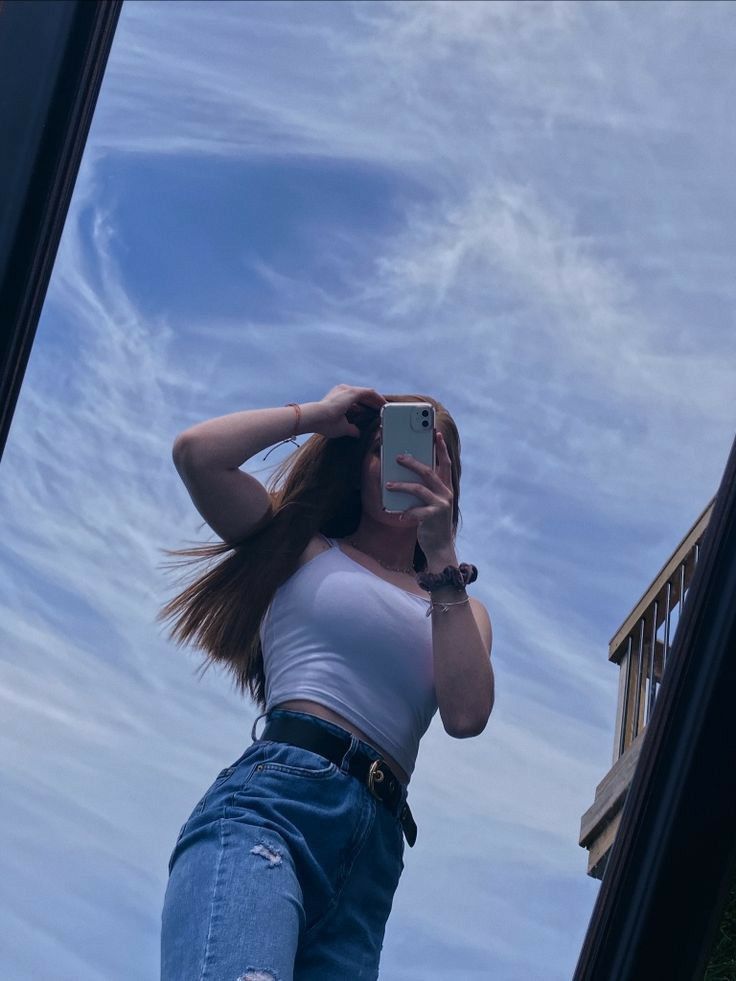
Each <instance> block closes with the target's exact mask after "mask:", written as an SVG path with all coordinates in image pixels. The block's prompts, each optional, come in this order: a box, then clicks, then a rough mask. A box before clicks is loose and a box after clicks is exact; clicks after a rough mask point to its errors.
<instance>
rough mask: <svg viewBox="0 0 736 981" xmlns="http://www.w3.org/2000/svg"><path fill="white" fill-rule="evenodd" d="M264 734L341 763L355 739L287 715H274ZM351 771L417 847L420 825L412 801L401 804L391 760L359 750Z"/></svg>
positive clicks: (268, 737)
mask: <svg viewBox="0 0 736 981" xmlns="http://www.w3.org/2000/svg"><path fill="white" fill-rule="evenodd" d="M260 738H261V739H267V740H274V742H279V743H289V744H290V745H292V746H300V747H301V748H302V749H308V750H310V751H311V752H313V753H318V754H319V755H320V756H324V757H325V759H328V760H330V761H331V762H332V763H335V764H336V765H337V766H340V764H341V763H342V760H343V757H344V756H345V753H346V752H347V751H348V749H349V747H350V739H351V737H350V735H349V734H348V733H346V734H345V736H344V737H342V736H338V735H337V733H333V732H328V731H327V730H326V729H324V728H322V726H320V725H313V724H312V723H311V722H307V721H306V719H293V718H284V717H279V718H275V719H270V720H269V721H268V722H267V723H266V727H265V729H264V730H263V733H262V734H261V737H260ZM348 773H349V774H350V775H351V776H352V777H355V778H356V779H358V780H360V782H361V783H364V784H365V785H366V786H367V787H368V789H369V790H370V792H371V793H372V794H373V796H374V797H375V798H376V800H380V801H381V803H382V804H383V805H384V806H385V807H387V808H388V809H389V811H390V812H391V813H392V814H393V815H394V817H399V820H400V821H401V827H402V828H403V829H404V836H405V837H406V840H407V842H408V844H409V847H410V848H413V847H414V842H415V841H416V840H417V826H416V823H415V822H414V818H413V817H412V814H411V811H410V810H409V805H408V804H407V803H406V802H405V803H404V804H403V806H402V804H401V796H402V794H401V791H402V785H401V783H400V781H399V779H398V778H397V777H396V775H395V774H394V772H393V771H392V770H391V769H390V768H389V765H388V763H386V762H385V761H384V760H382V759H377V760H372V759H371V758H370V756H368V754H367V753H364V752H363V751H362V750H357V751H356V752H355V753H354V755H353V756H351V757H350V762H349V765H348ZM399 810H400V811H401V813H399Z"/></svg>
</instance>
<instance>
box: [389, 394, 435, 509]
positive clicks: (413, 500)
mask: <svg viewBox="0 0 736 981" xmlns="http://www.w3.org/2000/svg"><path fill="white" fill-rule="evenodd" d="M399 453H411V455H412V456H413V457H414V459H415V460H418V461H419V462H420V463H424V464H426V466H428V467H431V468H432V470H435V469H436V466H435V440H434V406H433V405H432V404H431V403H430V402H386V403H385V404H384V405H383V406H382V407H381V503H382V505H383V510H384V511H388V512H390V513H391V514H400V513H401V512H402V511H406V510H407V509H408V508H413V507H420V506H421V505H422V504H426V501H424V500H423V499H421V498H419V497H417V495H416V494H411V493H410V492H409V491H403V490H398V491H397V490H389V489H388V488H387V487H385V486H384V485H385V483H386V481H387V480H398V481H410V482H411V483H417V484H421V483H422V478H421V476H420V475H419V474H418V473H417V472H416V471H415V470H411V469H410V468H409V467H405V466H403V465H402V464H401V463H399V461H398V460H397V459H396V457H397V455H398V454H399Z"/></svg>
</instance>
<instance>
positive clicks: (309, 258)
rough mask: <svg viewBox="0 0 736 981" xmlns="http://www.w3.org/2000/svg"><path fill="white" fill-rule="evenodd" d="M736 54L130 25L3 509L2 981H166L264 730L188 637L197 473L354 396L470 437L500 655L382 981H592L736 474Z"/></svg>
mask: <svg viewBox="0 0 736 981" xmlns="http://www.w3.org/2000/svg"><path fill="white" fill-rule="evenodd" d="M735 18H736V15H735V14H734V10H733V8H732V7H731V5H728V4H720V3H705V4H703V3H699V4H698V5H697V6H696V5H695V4H690V3H677V4H647V3H629V2H627V3H606V4H582V3H557V2H545V3H534V2H527V3H523V4H520V3H516V2H511V3H505V2H500V0H494V2H493V3H483V2H475V0H473V2H462V0H453V2H451V3H449V2H447V3H446V2H441V0H433V2H431V3H429V2H427V3H425V2H416V3H411V4H408V3H403V2H402V3H380V2H370V3H339V4H338V3H316V2H315V3H310V4H304V3H301V2H298V3H267V2H258V3H232V2H228V3H219V2H214V0H210V2H208V3H207V4H196V3H179V2H172V0H167V2H166V3H156V2H153V3H152V2H147V3H140V2H136V0H127V2H126V4H125V5H124V8H123V12H122V16H121V19H120V22H119V26H118V31H117V35H116V38H115V44H114V46H113V50H112V54H111V58H110V62H109V65H108V70H107V73H106V77H105V80H104V84H103V87H102V92H101V96H100V100H99V103H98V106H97V111H96V114H95V118H94V121H93V126H92V130H91V133H90V139H89V142H88V146H87V150H86V153H85V158H84V162H83V167H82V170H81V172H80V175H79V179H78V181H77V185H76V187H75V194H74V199H73V202H72V207H71V209H70V214H69V218H68V221H67V225H66V227H65V231H64V236H63V240H62V245H61V249H60V251H59V255H58V258H57V262H56V265H55V268H54V274H53V277H52V281H51V285H50V290H49V295H48V300H47V304H46V307H45V309H44V314H43V317H42V321H41V324H40V327H39V331H38V335H37V339H36V344H35V346H34V351H33V356H32V358H31V362H30V364H29V368H28V371H27V373H26V378H25V383H24V387H23V390H22V393H21V398H20V401H19V404H18V408H17V411H16V414H15V418H14V421H13V427H12V430H11V433H10V439H9V441H8V445H7V448H6V451H5V456H4V460H3V464H4V468H3V481H2V483H1V484H0V514H2V519H0V520H1V521H2V534H1V535H0V540H1V541H2V546H0V547H1V548H2V552H3V556H4V558H5V563H4V567H3V568H4V571H3V573H2V587H3V588H2V596H3V599H2V601H0V638H2V658H0V699H1V700H2V704H3V711H4V713H5V718H6V721H7V725H6V729H5V732H6V735H5V737H4V743H3V749H4V753H3V758H4V759H5V760H6V767H5V772H4V775H3V781H4V790H5V792H6V793H5V796H6V799H12V800H14V801H16V803H17V806H18V807H19V808H20V813H22V815H23V821H21V822H19V821H18V820H17V814H18V813H19V812H17V811H15V810H13V809H9V810H8V809H6V812H5V816H4V818H3V819H2V821H3V823H2V833H3V836H4V841H5V842H6V851H5V855H6V858H5V860H4V868H3V876H2V877H0V879H1V880H2V881H3V882H4V887H3V888H4V890H5V891H4V892H3V893H2V895H3V897H4V900H5V902H4V903H3V908H4V911H5V913H6V914H7V915H6V916H5V917H4V918H3V922H4V926H3V927H0V942H2V941H3V940H4V941H5V943H4V944H3V948H4V949H5V950H6V951H10V952H11V954H10V955H9V959H8V963H7V965H4V971H3V973H4V976H5V977H8V978H16V977H17V978H21V977H24V978H25V977H29V976H45V975H46V974H48V973H49V971H50V970H52V969H51V968H50V966H49V965H51V964H53V965H54V968H53V970H54V972H55V975H56V976H62V977H70V978H71V977H74V978H75V981H81V979H93V978H95V979H97V978H100V977H105V978H112V977H116V976H119V977H123V976H125V977H129V976H131V975H133V976H144V975H146V976H148V975H152V974H155V972H156V963H157V957H158V915H159V911H160V905H161V902H162V899H163V889H164V887H165V881H166V880H165V876H166V860H167V858H168V855H169V852H170V850H171V847H173V842H174V838H175V836H176V832H177V831H178V828H179V826H180V825H181V824H182V823H183V821H184V820H185V818H186V816H187V814H188V809H190V808H191V806H192V805H193V803H194V802H195V801H196V800H197V799H198V797H199V796H200V795H201V793H202V792H203V791H204V789H205V788H206V786H207V784H208V783H209V781H210V780H211V779H212V777H213V776H214V775H215V773H216V772H217V771H218V770H219V769H221V767H222V766H224V765H226V764H227V763H228V762H230V759H235V758H236V757H237V756H239V755H240V753H241V752H242V750H243V748H245V745H247V743H248V742H249V733H250V725H251V723H252V719H253V717H254V716H255V712H254V711H253V709H252V707H251V706H250V704H249V703H246V704H245V705H244V704H243V702H242V701H241V700H240V699H238V698H236V696H235V695H234V694H233V692H232V689H231V685H230V682H229V680H227V679H226V677H225V676H224V675H219V676H218V675H217V674H215V673H213V672H210V673H209V674H208V675H205V677H204V678H203V679H202V680H201V681H200V680H198V679H197V678H196V677H195V674H194V669H195V667H196V666H197V665H198V664H199V663H200V659H199V657H198V656H197V655H196V654H193V653H185V652H183V651H179V650H176V649H175V648H174V646H173V645H172V644H170V643H169V642H167V641H166V639H165V637H164V636H163V630H162V628H161V627H160V626H159V625H157V624H155V622H154V618H155V615H156V613H157V612H158V609H159V607H160V606H161V605H162V604H163V602H165V601H166V600H167V599H168V598H170V596H171V595H172V593H173V586H172V581H171V580H170V579H168V578H165V577H164V575H163V573H162V571H161V567H160V563H161V562H162V561H163V558H164V557H163V555H162V553H161V552H160V551H159V550H160V549H161V548H164V547H169V548H175V547H180V546H182V545H183V544H184V542H185V541H191V540H193V539H195V538H199V539H200V540H203V539H205V538H207V537H210V538H213V537H214V536H213V535H211V534H210V532H209V529H207V528H205V529H203V532H201V533H200V532H198V529H199V526H200V524H201V518H200V517H199V515H198V514H197V513H196V512H195V511H194V509H193V508H192V505H191V501H190V500H189V498H188V495H187V494H186V491H185V489H184V488H183V486H182V485H181V483H180V481H179V480H178V477H177V475H176V472H175V471H174V468H173V466H172V463H171V457H170V454H171V444H172V442H173V438H174V436H175V435H176V433H177V432H179V431H181V430H182V429H183V428H186V427H187V426H189V425H191V424H192V423H193V422H195V421H198V420H201V419H205V418H208V417H213V416H217V415H222V414H224V413H226V412H231V411H236V410H238V409H242V408H248V407H262V406H267V405H278V404H281V403H284V402H286V401H290V400H300V401H308V400H314V399H318V398H320V397H321V396H322V395H323V394H324V393H325V392H326V391H328V390H329V388H331V387H332V386H333V385H335V384H336V383H338V382H340V381H344V382H349V383H353V384H370V385H372V386H373V387H376V388H378V389H379V390H381V391H384V392H394V391H424V392H426V393H427V394H431V395H433V396H434V397H436V398H439V399H440V400H441V401H442V402H443V403H444V404H445V405H446V406H447V407H448V409H449V410H450V411H451V412H452V414H453V416H454V418H455V419H456V421H457V423H458V426H459V429H460V433H461V438H462V446H463V487H462V498H461V508H462V512H463V519H464V520H463V526H462V530H461V533H460V536H459V552H460V556H461V558H462V559H463V560H467V561H472V562H474V563H475V564H476V565H477V566H478V567H479V570H480V575H479V579H478V581H477V583H475V584H473V587H472V592H473V593H474V595H476V596H478V597H479V598H480V599H481V600H482V601H483V602H484V603H485V604H486V606H487V607H488V610H489V612H490V614H491V618H492V621H493V630H494V652H493V664H494V667H495V672H496V690H497V696H496V706H495V708H494V712H493V714H492V716H491V719H490V721H489V724H488V727H487V729H486V731H485V732H484V733H483V734H482V736H481V737H479V738H477V739H474V740H462V741H459V740H452V739H450V738H449V737H448V736H447V735H446V734H445V733H444V731H443V730H442V727H441V723H440V719H439V717H437V718H436V719H435V720H434V722H433V725H432V726H431V728H430V730H429V732H428V733H427V735H426V737H425V740H424V741H423V743H422V748H421V750H420V756H419V760H418V764H417V769H416V771H415V774H414V776H413V779H412V784H411V794H410V803H411V806H412V809H413V811H414V814H415V817H416V819H417V823H418V825H419V829H420V837H419V840H418V842H417V847H416V848H415V849H412V850H407V856H406V869H405V872H404V875H403V877H402V881H401V885H400V888H399V891H398V892H397V896H396V900H395V903H394V910H393V912H392V917H391V920H390V921H389V925H388V930H387V935H386V943H385V946H384V950H383V955H382V956H383V960H382V964H383V971H385V973H386V975H387V976H390V977H391V978H395V979H397V981H399V979H401V981H412V979H414V978H422V979H425V978H431V977H435V976H437V977H439V976H442V977H446V976H449V977H455V976H457V977H458V978H460V977H461V978H462V979H463V981H467V979H470V978H473V977H478V978H480V977H484V976H493V977H494V978H498V979H499V981H513V979H516V978H518V979H524V981H526V979H528V978H529V977H545V978H549V979H550V981H551V979H557V978H559V979H563V978H568V977H569V976H570V974H571V970H572V967H573V965H574V963H575V960H576V958H577V954H578V952H579V946H580V942H581V940H582V936H583V934H584V931H585V928H586V925H587V922H588V918H589V915H590V911H591V909H592V905H593V902H594V899H595V896H596V894H597V890H598V883H597V882H595V881H593V880H591V879H589V878H588V877H586V875H585V867H586V853H585V852H584V851H583V850H582V849H580V848H579V846H578V844H577V836H578V831H579V821H580V816H581V814H582V813H583V812H584V811H585V810H586V809H587V807H588V806H590V804H591V803H592V800H593V794H594V791H595V786H596V784H597V783H598V782H600V780H601V779H602V777H603V776H604V774H605V772H606V770H607V769H608V767H609V766H610V760H611V751H612V738H613V726H614V722H615V708H616V695H617V683H618V678H617V672H616V668H615V666H613V665H611V664H610V663H609V662H608V660H607V643H608V639H609V638H610V636H611V635H612V633H613V631H614V629H615V628H616V626H617V625H618V624H619V623H620V622H621V621H622V620H623V619H624V617H625V615H626V613H627V612H628V610H629V609H630V608H631V606H632V605H633V603H634V602H635V601H636V599H637V598H638V597H639V595H640V594H641V592H642V591H643V589H644V587H645V586H646V585H647V583H648V582H649V580H650V578H651V576H652V575H653V574H654V573H655V572H656V571H657V569H658V568H659V567H660V566H661V564H662V561H663V560H664V558H665V557H666V555H667V554H668V553H669V551H670V550H671V549H672V548H673V547H674V545H676V543H677V542H678V541H679V539H680V538H681V536H682V534H683V533H684V531H685V530H686V529H687V527H688V526H689V524H690V523H691V522H692V521H693V520H694V518H695V517H696V516H697V514H698V513H699V512H700V510H701V509H702V507H703V506H704V505H705V503H706V502H707V500H708V498H709V497H710V496H711V495H712V494H713V492H714V491H715V490H716V487H717V482H718V480H719V478H720V474H721V470H722V467H723V465H724V463H725V459H726V455H727V452H728V449H729V446H730V443H731V439H732V436H733V428H734V410H733V395H734V390H735V386H734V374H735V372H734V368H733V365H734V354H736V340H735V339H734V338H736V334H735V333H734V331H733V329H732V328H733V299H734V296H733V293H734V286H733V277H732V275H731V271H730V270H731V265H732V255H733V248H734V245H735V244H736V242H735V241H734V237H735V236H736V233H735V232H734V228H736V224H735V223H734V221H733V212H734V208H735V206H736V196H735V195H734V192H733V186H732V185H733V181H732V171H733V157H734V128H733V126H732V125H731V116H732V109H731V106H732V105H733V99H734V95H735V94H736V92H735V91H734V89H735V88H736V80H735V79H734V77H733V73H732V72H731V70H730V67H729V66H730V64H731V63H732V60H733V40H732V39H733V37H734V36H736V35H735V34H734V31H733V27H734V26H735ZM727 69H728V70H727ZM305 160H307V161H309V165H310V169H305V168H304V162H305ZM275 162H278V163H279V167H281V168H282V169H280V170H278V172H277V169H276V167H275ZM272 164H273V165H274V166H272ZM264 172H266V173H267V174H269V173H270V183H268V184H265V183H263V182H262V178H263V173H264ZM233 174H235V177H233ZM338 175H340V176H339V180H338ZM345 175H347V176H345ZM318 177H319V180H318ZM259 181H261V183H259ZM263 188H266V190H263ZM338 188H339V191H338ZM263 195H266V196H267V208H266V209H262V208H261V209H260V210H259V208H257V207H255V205H254V206H253V207H251V208H250V210H247V209H246V204H247V205H248V206H249V207H250V205H252V204H253V202H256V204H257V203H258V202H259V201H261V198H262V197H263ZM269 214H272V215H273V217H274V223H271V222H270V221H269ZM264 215H265V217H264ZM213 216H214V217H213ZM277 217H278V219H279V224H278V226H276V224H275V219H276V218H277ZM277 227H278V230H279V231H274V229H275V228H277ZM190 228H194V229H195V231H194V233H191V232H190V231H189V229H190ZM172 229H173V231H171V230H172ZM185 229H186V232H185V231H184V230H185ZM193 255H196V256H197V257H199V256H202V258H201V259H200V258H197V259H196V260H193V259H192V256H193ZM192 270H194V272H192ZM289 449H290V447H286V448H283V449H281V450H279V451H276V452H275V453H274V454H272V456H271V457H269V461H268V464H266V465H264V463H263V461H262V459H261V457H262V456H263V454H260V455H259V456H258V457H256V458H255V459H253V460H251V461H249V462H248V464H247V468H246V469H248V470H250V471H251V472H254V473H257V474H258V476H259V477H260V478H261V479H262V480H265V479H266V476H267V473H268V469H267V468H268V466H275V465H276V464H277V463H278V461H279V460H280V459H281V458H282V457H283V454H284V453H285V452H288V450H289ZM64 854H67V855H72V856H73V857H74V860H73V862H71V864H70V863H69V862H67V861H66V860H65V859H64V858H63V856H64ZM21 858H22V861H21ZM70 861H71V860H70ZM111 881H114V882H115V883H116V888H115V889H114V890H111V889H110V888H109V883H110V882H111ZM28 882H32V883H34V884H35V887H34V888H33V889H32V890H31V889H29V888H28V887H27V883H28ZM430 890H431V892H432V894H433V895H438V894H439V895H443V896H446V897H449V898H448V899H447V901H446V903H445V906H441V905H440V906H437V905H435V906H433V907H432V908H431V909H429V908H427V907H426V903H425V902H424V901H423V899H424V898H425V897H426V895H427V894H428V893H429V891H430ZM461 893H462V895H460V894H461ZM19 896H21V897H22V899H20V900H19V899H18V897H19ZM560 910H563V911H564V916H560V915H558V911H560ZM75 922H76V923H80V922H83V923H84V924H85V930H84V932H82V931H80V929H79V928H78V927H75V925H74V924H75ZM489 923H490V924H491V926H490V928H489ZM113 924H114V925H113ZM571 924H572V927H571ZM31 935H33V936H36V937H39V938H41V940H40V942H39V943H38V944H37V945H36V946H35V947H34V948H33V951H30V950H29V946H28V945H27V944H18V943H17V942H16V941H17V938H18V937H24V936H31ZM90 937H92V938H93V940H90ZM407 938H411V939H407ZM418 938H426V943H425V942H424V940H422V942H418ZM407 948H411V958H409V959H407V958H406V954H405V950H406V949H407ZM402 950H403V951H404V952H403V953H402ZM34 951H35V953H34ZM483 970H486V974H485V975H484V974H483V973H482V972H483ZM453 972H455V973H453Z"/></svg>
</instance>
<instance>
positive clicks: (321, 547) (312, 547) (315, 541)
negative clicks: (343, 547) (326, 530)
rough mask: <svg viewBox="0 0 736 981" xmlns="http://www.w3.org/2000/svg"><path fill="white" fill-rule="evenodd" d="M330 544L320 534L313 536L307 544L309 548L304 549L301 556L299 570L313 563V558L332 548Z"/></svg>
mask: <svg viewBox="0 0 736 981" xmlns="http://www.w3.org/2000/svg"><path fill="white" fill-rule="evenodd" d="M330 547H331V546H330V543H329V542H328V541H327V539H326V538H324V537H323V536H322V535H320V534H319V532H317V533H315V534H314V535H312V537H311V538H310V539H309V542H308V543H307V547H306V548H305V549H304V551H303V552H302V554H301V555H300V556H299V563H298V565H297V568H299V567H300V566H303V565H306V564H307V562H311V561H312V559H313V558H315V557H316V556H318V555H319V554H320V552H326V551H327V550H328V549H329V548H330Z"/></svg>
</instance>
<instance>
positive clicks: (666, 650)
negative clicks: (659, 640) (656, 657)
mask: <svg viewBox="0 0 736 981" xmlns="http://www.w3.org/2000/svg"><path fill="white" fill-rule="evenodd" d="M671 596H672V582H671V580H669V579H668V580H667V601H666V604H665V619H664V641H663V650H662V678H663V679H664V669H665V668H666V667H667V655H668V654H669V651H670V615H671V613H672V611H671V610H670V598H671Z"/></svg>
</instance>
